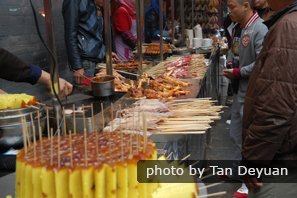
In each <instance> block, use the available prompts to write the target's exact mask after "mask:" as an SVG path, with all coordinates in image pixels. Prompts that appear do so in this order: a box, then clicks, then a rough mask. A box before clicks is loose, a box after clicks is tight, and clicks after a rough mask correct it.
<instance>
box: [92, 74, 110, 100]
mask: <svg viewBox="0 0 297 198" xmlns="http://www.w3.org/2000/svg"><path fill="white" fill-rule="evenodd" d="M92 92H93V95H94V96H97V97H106V96H111V95H113V94H114V77H113V76H104V77H100V78H98V77H96V78H93V79H92Z"/></svg>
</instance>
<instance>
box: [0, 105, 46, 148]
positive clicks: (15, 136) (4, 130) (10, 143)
mask: <svg viewBox="0 0 297 198" xmlns="http://www.w3.org/2000/svg"><path fill="white" fill-rule="evenodd" d="M38 112H40V113H41V118H40V126H41V128H42V129H45V124H46V117H45V115H44V107H43V106H42V105H39V106H37V107H27V108H21V109H12V110H1V111H0V153H3V152H6V151H7V150H9V149H10V148H14V149H19V148H22V147H23V134H22V120H21V119H22V118H23V117H24V118H26V126H27V127H28V133H29V137H30V138H31V139H32V138H33V130H32V124H31V114H32V116H33V123H34V125H35V129H36V137H37V138H38V137H39V134H38V120H37V115H38V114H37V113H38Z"/></svg>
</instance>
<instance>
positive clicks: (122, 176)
mask: <svg viewBox="0 0 297 198" xmlns="http://www.w3.org/2000/svg"><path fill="white" fill-rule="evenodd" d="M117 198H128V167H127V164H122V165H117Z"/></svg>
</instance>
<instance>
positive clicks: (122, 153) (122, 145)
mask: <svg viewBox="0 0 297 198" xmlns="http://www.w3.org/2000/svg"><path fill="white" fill-rule="evenodd" d="M119 112H120V113H119V119H120V135H121V159H122V160H124V140H123V138H124V137H123V135H124V134H123V131H122V106H121V105H119Z"/></svg>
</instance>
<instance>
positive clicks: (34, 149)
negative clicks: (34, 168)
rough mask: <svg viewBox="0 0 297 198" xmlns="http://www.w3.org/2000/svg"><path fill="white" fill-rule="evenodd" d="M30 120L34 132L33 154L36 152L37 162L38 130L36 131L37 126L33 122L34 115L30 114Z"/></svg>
mask: <svg viewBox="0 0 297 198" xmlns="http://www.w3.org/2000/svg"><path fill="white" fill-rule="evenodd" d="M30 118H31V125H32V132H33V152H34V161H36V157H37V156H36V130H35V125H34V121H33V114H32V113H30Z"/></svg>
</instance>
